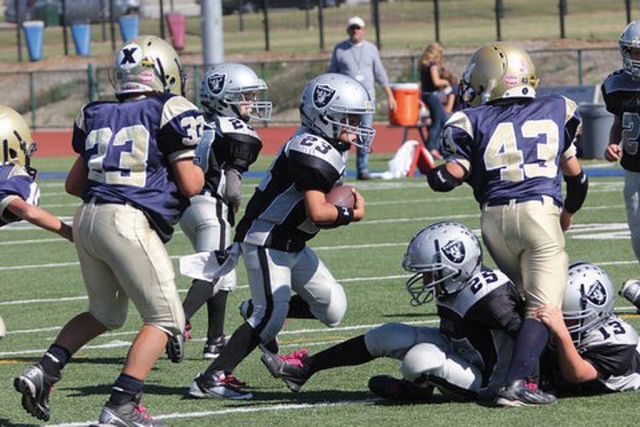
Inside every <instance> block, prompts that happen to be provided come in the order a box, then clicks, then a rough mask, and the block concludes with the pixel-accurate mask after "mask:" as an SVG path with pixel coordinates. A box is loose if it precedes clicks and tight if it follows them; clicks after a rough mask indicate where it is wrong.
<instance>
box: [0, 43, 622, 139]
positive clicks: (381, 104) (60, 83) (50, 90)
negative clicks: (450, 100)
mask: <svg viewBox="0 0 640 427" xmlns="http://www.w3.org/2000/svg"><path fill="white" fill-rule="evenodd" d="M530 53H531V56H532V59H533V61H534V63H535V64H536V69H537V74H538V76H540V80H541V85H542V86H577V85H599V84H600V83H601V82H602V80H603V79H604V78H605V77H606V76H607V75H608V74H609V73H610V72H611V71H613V70H614V69H616V68H619V66H620V54H619V52H618V50H617V49H615V48H602V49H561V50H539V51H536V50H532V51H530ZM419 58H420V57H419V56H418V55H408V56H407V55H401V56H383V63H384V65H385V68H386V70H387V73H388V75H389V80H390V81H391V82H416V81H418V78H417V63H418V61H419ZM468 59H469V55H468V54H451V55H447V56H446V57H445V61H446V66H447V67H448V68H449V69H450V70H452V71H453V72H454V73H455V74H457V75H458V76H459V75H460V74H461V73H462V71H463V70H464V67H465V66H466V63H467V61H468ZM247 64H248V65H249V66H251V67H252V68H253V69H254V70H256V72H257V73H258V74H259V75H260V76H261V77H263V78H264V79H265V80H266V81H267V84H268V85H269V97H270V98H271V100H272V101H273V104H274V114H273V119H272V122H271V123H270V124H271V125H278V124H295V123H297V122H298V110H297V108H298V100H299V96H300V93H301V92H302V88H303V87H304V85H305V83H306V82H307V81H308V80H309V79H311V78H312V77H314V76H316V75H318V74H321V73H322V72H324V70H325V69H326V66H327V61H326V60H314V61H309V60H305V61H302V60H299V61H272V62H254V63H251V62H247ZM185 71H186V73H187V94H186V95H187V98H189V99H190V100H192V101H194V102H195V103H196V104H197V105H199V94H198V89H199V83H200V80H201V78H202V75H203V71H204V70H203V68H202V67H201V66H197V65H190V66H186V68H185ZM0 81H2V82H3V83H2V86H3V87H5V88H11V90H7V91H6V93H5V94H4V96H3V98H4V99H3V104H5V105H8V106H10V107H12V108H14V109H16V110H17V111H19V112H21V113H22V114H24V115H25V118H26V119H27V121H28V123H29V124H30V125H31V126H32V127H33V128H34V129H39V128H40V129H41V128H69V127H71V125H72V123H73V120H74V118H75V116H76V115H77V114H78V112H79V111H80V109H81V108H82V106H83V105H84V104H86V103H87V102H89V101H95V100H113V99H115V98H114V93H113V89H112V86H111V83H110V81H109V69H108V68H106V67H95V66H93V65H89V66H88V67H87V68H86V69H84V70H56V71H46V70H42V71H33V72H29V73H18V74H16V73H5V72H2V71H0ZM377 90H378V91H379V93H378V94H377V95H378V96H377V99H378V105H377V115H376V118H375V120H376V121H386V120H387V118H386V113H385V112H386V97H385V96H384V93H383V92H382V90H381V89H380V87H377Z"/></svg>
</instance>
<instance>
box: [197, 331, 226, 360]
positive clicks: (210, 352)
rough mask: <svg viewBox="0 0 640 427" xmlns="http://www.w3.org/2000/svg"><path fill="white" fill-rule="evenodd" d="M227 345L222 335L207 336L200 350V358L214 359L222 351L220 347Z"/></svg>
mask: <svg viewBox="0 0 640 427" xmlns="http://www.w3.org/2000/svg"><path fill="white" fill-rule="evenodd" d="M225 345H227V339H226V337H225V336H224V335H220V336H219V337H217V338H213V339H211V338H209V339H208V340H207V342H206V343H205V344H204V349H203V350H202V358H203V359H208V360H215V359H217V358H218V356H220V353H222V349H223V348H224V346H225Z"/></svg>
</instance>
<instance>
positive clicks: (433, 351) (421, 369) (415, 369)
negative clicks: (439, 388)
mask: <svg viewBox="0 0 640 427" xmlns="http://www.w3.org/2000/svg"><path fill="white" fill-rule="evenodd" d="M446 360H447V355H446V353H445V352H444V351H443V350H442V349H440V348H439V347H438V346H436V345H434V344H431V343H421V344H417V345H415V346H413V347H412V348H411V349H410V350H409V351H407V353H406V354H405V356H404V359H403V360H402V364H401V365H400V372H402V375H403V376H404V377H405V378H406V379H408V380H409V381H416V380H419V379H420V377H422V376H424V375H427V376H433V377H440V378H441V377H444V376H445V369H444V368H445V362H446Z"/></svg>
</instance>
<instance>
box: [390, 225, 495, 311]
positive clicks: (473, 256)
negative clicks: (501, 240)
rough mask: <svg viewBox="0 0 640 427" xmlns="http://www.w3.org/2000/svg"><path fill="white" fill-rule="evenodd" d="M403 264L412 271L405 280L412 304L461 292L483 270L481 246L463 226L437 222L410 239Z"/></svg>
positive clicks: (423, 302) (416, 304)
mask: <svg viewBox="0 0 640 427" xmlns="http://www.w3.org/2000/svg"><path fill="white" fill-rule="evenodd" d="M402 267H403V268H404V269H405V270H407V271H410V272H413V273H415V274H414V275H413V276H412V277H411V278H410V279H409V280H408V281H407V283H406V287H407V292H409V295H411V305H413V306H419V305H422V304H425V303H428V302H429V301H431V300H432V299H433V293H434V291H435V294H436V297H437V298H446V297H448V296H450V295H453V294H455V293H457V292H460V291H461V290H462V289H463V288H464V287H465V286H466V285H467V282H468V280H469V279H470V278H471V277H472V276H473V275H475V274H476V273H479V272H480V270H481V269H482V246H481V245H480V242H479V241H478V238H477V237H476V236H475V234H473V231H471V230H470V229H469V228H468V227H467V226H466V225H463V224H460V223H457V222H436V223H434V224H431V225H429V226H428V227H426V228H424V229H422V230H421V231H420V232H419V233H418V234H416V236H415V237H414V238H413V239H411V242H410V243H409V247H408V248H407V252H406V253H405V255H404V259H403V260H402Z"/></svg>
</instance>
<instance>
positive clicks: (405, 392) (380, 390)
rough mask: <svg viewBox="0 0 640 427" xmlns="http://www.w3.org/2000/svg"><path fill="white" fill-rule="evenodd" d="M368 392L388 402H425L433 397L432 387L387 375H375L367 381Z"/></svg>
mask: <svg viewBox="0 0 640 427" xmlns="http://www.w3.org/2000/svg"><path fill="white" fill-rule="evenodd" d="M368 386H369V390H371V393H373V394H375V395H376V396H378V397H382V398H384V399H389V400H404V401H425V400H429V399H431V398H432V396H433V390H434V387H433V386H432V385H428V384H425V385H418V384H416V383H414V382H412V381H407V380H405V379H397V378H393V377H391V376H389V375H377V376H375V377H371V378H370V379H369V384H368Z"/></svg>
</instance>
